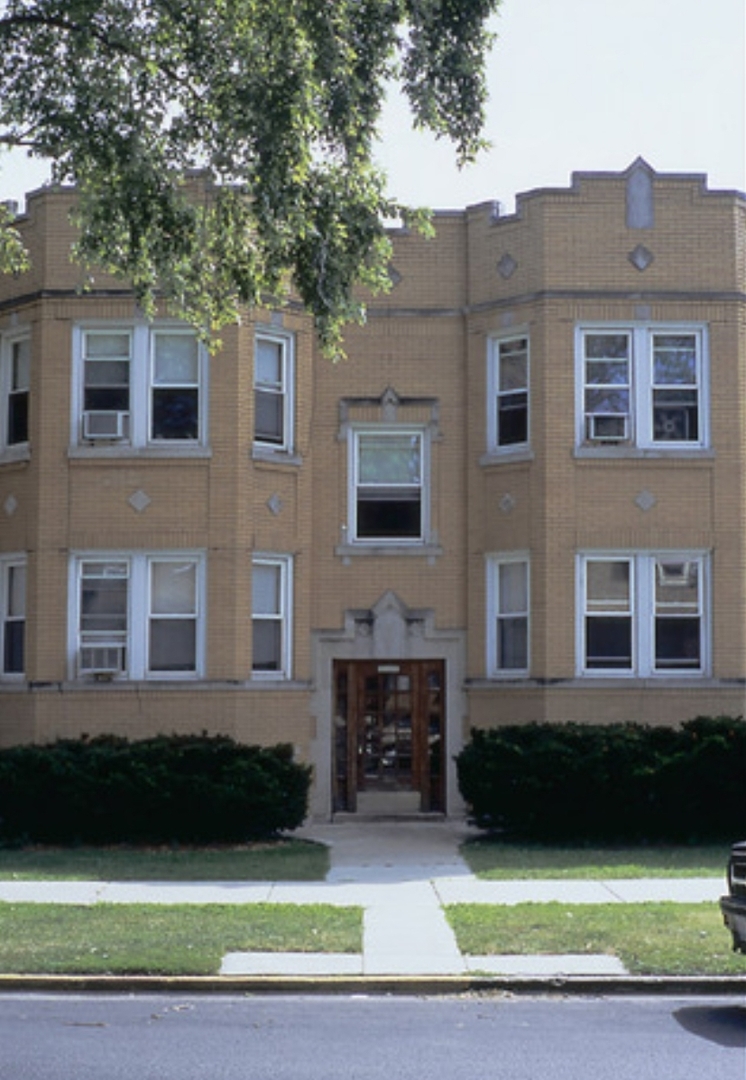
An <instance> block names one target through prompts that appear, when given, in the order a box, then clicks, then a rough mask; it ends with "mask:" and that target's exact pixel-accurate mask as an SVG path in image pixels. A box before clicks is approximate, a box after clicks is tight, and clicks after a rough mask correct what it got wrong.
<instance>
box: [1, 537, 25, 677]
mask: <svg viewBox="0 0 746 1080" xmlns="http://www.w3.org/2000/svg"><path fill="white" fill-rule="evenodd" d="M25 636H26V560H25V558H23V557H22V556H16V555H13V556H7V557H4V558H2V559H0V646H1V648H0V662H1V666H0V674H2V675H5V676H7V675H23V672H24V669H25V667H24V646H25Z"/></svg>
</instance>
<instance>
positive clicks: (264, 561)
mask: <svg viewBox="0 0 746 1080" xmlns="http://www.w3.org/2000/svg"><path fill="white" fill-rule="evenodd" d="M257 567H271V568H272V569H274V570H277V572H278V573H279V585H280V589H279V594H280V596H279V598H280V610H279V611H278V612H276V613H270V612H257V611H255V610H254V601H253V589H252V605H251V621H252V628H253V625H254V624H255V623H256V622H258V621H260V620H265V621H266V620H268V619H272V620H273V621H277V622H279V624H280V665H279V668H278V669H277V670H274V671H264V670H261V669H258V668H255V667H254V659H253V647H252V660H251V677H252V679H256V680H258V681H260V682H277V681H278V680H287V679H290V678H291V677H292V657H293V557H292V555H277V554H274V553H268V552H257V553H256V554H255V555H254V556H253V558H252V560H251V569H252V576H253V572H254V570H255V568H257ZM252 639H253V633H252Z"/></svg>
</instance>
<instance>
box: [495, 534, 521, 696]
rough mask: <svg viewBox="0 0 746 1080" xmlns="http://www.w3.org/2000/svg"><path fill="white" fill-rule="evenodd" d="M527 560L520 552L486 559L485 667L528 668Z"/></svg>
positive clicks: (505, 672)
mask: <svg viewBox="0 0 746 1080" xmlns="http://www.w3.org/2000/svg"><path fill="white" fill-rule="evenodd" d="M529 610H530V607H529V563H528V557H527V556H526V555H525V554H521V553H510V554H505V555H493V556H490V557H489V558H488V560H487V671H488V673H489V674H490V675H491V676H512V677H518V676H525V675H528V670H529Z"/></svg>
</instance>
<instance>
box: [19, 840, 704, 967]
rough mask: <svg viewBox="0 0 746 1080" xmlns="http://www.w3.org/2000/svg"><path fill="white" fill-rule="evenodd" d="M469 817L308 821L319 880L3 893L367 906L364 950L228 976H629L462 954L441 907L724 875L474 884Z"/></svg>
mask: <svg viewBox="0 0 746 1080" xmlns="http://www.w3.org/2000/svg"><path fill="white" fill-rule="evenodd" d="M471 834H472V830H470V829H469V827H468V826H466V825H465V824H464V823H463V822H416V823H415V822H379V823H372V822H371V823H367V822H366V823H360V824H358V823H344V824H334V825H323V826H309V827H306V828H304V829H303V830H300V831H299V832H298V833H296V834H294V835H296V836H298V835H299V836H301V837H302V838H305V839H310V840H315V841H318V842H321V843H325V844H328V845H329V847H330V854H331V869H330V871H329V874H328V875H327V879H326V881H324V882H311V883H307V884H305V883H303V884H301V883H292V882H261V883H258V882H257V883H243V882H235V881H230V882H183V883H182V882H160V883H159V882H67V881H57V882H9V881H0V901H11V902H12V901H15V902H47V903H50V902H51V903H57V904H95V903H115V904H116V903H153V904H184V903H194V904H212V903H218V904H226V903H235V904H251V903H288V904H310V903H324V904H334V905H337V906H359V907H362V908H363V909H364V924H363V951H362V953H361V954H356V955H347V954H345V955H342V954H339V955H334V954H328V953H318V954H314V953H291V954H287V953H229V954H228V955H227V956H226V957H225V958H224V960H223V965H222V967H221V974H222V975H232V976H241V975H251V976H262V975H278V976H282V975H284V976H314V975H340V976H441V975H442V976H449V975H468V974H469V973H473V972H484V973H487V974H496V975H529V976H564V975H593V976H595V975H599V976H605V975H609V976H613V975H624V974H625V969H624V967H623V966H622V965H621V963H620V962H619V961H618V960H617V959H616V958H615V957H613V956H606V955H598V956H489V957H473V956H464V955H462V954H461V953H460V951H459V949H458V947H457V945H456V940H455V937H454V934H453V931H452V930H451V928H450V926H449V924H448V922H447V920H446V918H445V914H444V911H443V908H444V907H445V906H447V905H449V904H457V903H483V904H518V903H524V902H532V901H533V902H538V903H546V902H549V901H553V900H556V901H559V902H561V903H566V904H600V903H647V902H649V901H660V900H670V901H673V902H679V903H717V900H718V898H719V896H720V895H721V894H722V893H723V891H724V882H723V881H721V880H720V879H719V878H670V879H650V880H638V879H625V880H613V881H567V880H563V881H552V880H546V881H495V882H488V881H479V880H477V879H476V878H475V877H474V876H473V875H472V874H471V873H470V871H469V869H468V867H467V865H466V863H465V862H464V861H463V859H462V858H461V857H460V855H459V852H458V847H459V844H460V843H461V842H462V841H463V840H464V839H466V838H467V837H468V836H469V835H471Z"/></svg>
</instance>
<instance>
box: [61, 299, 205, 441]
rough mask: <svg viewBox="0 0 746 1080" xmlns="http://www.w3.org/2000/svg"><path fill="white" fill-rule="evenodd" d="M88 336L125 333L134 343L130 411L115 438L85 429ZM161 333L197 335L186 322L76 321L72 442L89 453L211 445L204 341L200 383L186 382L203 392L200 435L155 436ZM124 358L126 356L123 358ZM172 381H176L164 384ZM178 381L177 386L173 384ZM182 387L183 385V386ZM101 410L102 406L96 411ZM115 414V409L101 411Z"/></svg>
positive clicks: (199, 350) (199, 351)
mask: <svg viewBox="0 0 746 1080" xmlns="http://www.w3.org/2000/svg"><path fill="white" fill-rule="evenodd" d="M88 334H91V335H95V334H123V335H124V334H126V335H127V336H128V338H129V341H130V360H129V363H130V375H129V409H128V410H127V411H126V413H125V414H124V415H123V416H122V418H121V424H120V430H119V433H118V434H116V435H114V436H112V438H110V439H109V438H106V437H103V438H86V436H85V432H84V411H85V410H84V406H85V352H84V350H85V343H86V337H87V335H88ZM159 334H172V335H173V334H175V335H183V336H185V337H191V338H194V337H195V332H194V331H193V330H192V329H190V328H189V327H186V326H185V325H184V323H179V322H167V321H159V322H156V323H152V324H151V323H145V322H138V321H132V320H129V321H128V320H111V321H103V320H97V321H86V322H82V323H77V324H76V325H75V326H74V327H73V332H72V349H73V372H74V378H73V392H72V402H71V405H72V411H71V441H72V444H73V445H75V446H81V447H85V448H86V450H87V451H90V452H95V451H99V452H102V451H103V452H111V450H112V449H114V450H122V449H125V450H131V449H146V448H150V449H159V450H162V451H168V452H173V453H174V454H183V453H184V452H185V451H187V452H188V450H189V449H190V448H194V447H203V446H205V445H206V443H207V417H208V394H207V390H208V380H207V376H208V356H207V350H206V348H205V347H204V345H203V344H202V342H199V341H198V342H197V365H198V375H197V382H196V384H194V383H189V384H183V385H184V386H185V387H187V386H188V388H189V389H192V388H195V387H196V390H197V395H198V413H197V437H196V438H183V439H168V438H155V437H154V436H153V435H152V434H151V432H152V424H153V411H154V410H153V396H154V393H155V392H156V391H157V389H158V384H157V383H156V372H155V345H156V340H157V338H158V335H159ZM122 359H124V357H123V358H122ZM163 385H164V386H165V385H171V384H163ZM173 385H177V384H173ZM178 385H182V384H178ZM94 411H97V410H94ZM98 411H103V412H111V413H112V415H114V414H116V410H108V409H106V410H98Z"/></svg>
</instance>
